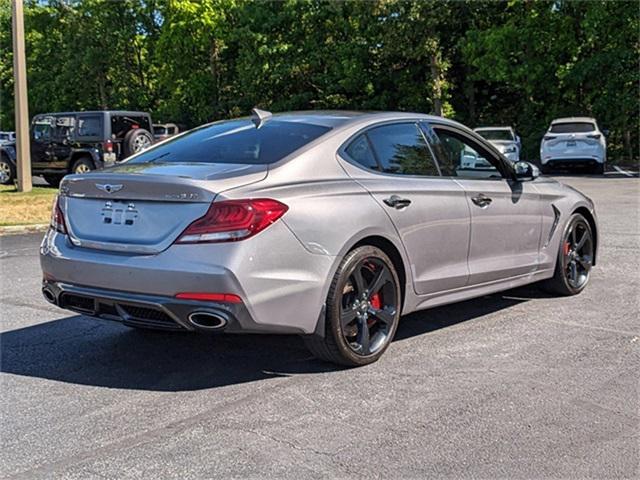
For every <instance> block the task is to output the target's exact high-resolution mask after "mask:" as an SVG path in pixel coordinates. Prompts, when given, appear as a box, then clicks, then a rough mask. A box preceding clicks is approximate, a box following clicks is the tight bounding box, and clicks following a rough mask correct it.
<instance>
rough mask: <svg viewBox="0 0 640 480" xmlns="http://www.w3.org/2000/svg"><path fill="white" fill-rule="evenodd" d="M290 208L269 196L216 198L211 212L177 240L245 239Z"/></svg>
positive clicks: (186, 241)
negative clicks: (219, 199)
mask: <svg viewBox="0 0 640 480" xmlns="http://www.w3.org/2000/svg"><path fill="white" fill-rule="evenodd" d="M288 209H289V207H287V206H286V205H285V204H283V203H280V202H278V201H277V200H272V199H269V198H257V199H251V200H227V201H224V202H214V203H212V204H211V206H210V207H209V210H208V211H207V213H206V214H205V215H204V216H203V217H201V218H199V219H198V220H196V221H195V222H193V223H192V224H191V225H189V226H188V227H187V229H186V230H185V231H184V232H182V235H180V237H178V240H176V243H213V242H234V241H238V240H244V239H245V238H249V237H252V236H254V235H256V234H257V233H259V232H261V231H262V230H264V229H265V228H267V227H268V226H269V225H271V224H272V223H274V222H275V221H276V220H278V219H279V218H280V217H281V216H282V215H284V214H285V213H286V211H287V210H288Z"/></svg>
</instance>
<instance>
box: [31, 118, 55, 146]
mask: <svg viewBox="0 0 640 480" xmlns="http://www.w3.org/2000/svg"><path fill="white" fill-rule="evenodd" d="M53 125H55V118H54V117H45V116H40V117H36V118H35V119H34V121H33V126H32V129H31V130H32V132H31V135H32V136H33V139H34V140H35V141H36V142H47V141H50V140H51V131H52V129H53Z"/></svg>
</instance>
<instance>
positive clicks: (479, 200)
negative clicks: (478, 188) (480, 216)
mask: <svg viewBox="0 0 640 480" xmlns="http://www.w3.org/2000/svg"><path fill="white" fill-rule="evenodd" d="M471 201H472V202H473V203H475V204H476V205H478V206H479V207H480V208H485V207H488V206H489V205H490V204H491V202H492V201H493V200H492V199H491V198H489V197H487V196H486V195H485V194H483V193H481V194H479V195H476V196H475V197H471Z"/></svg>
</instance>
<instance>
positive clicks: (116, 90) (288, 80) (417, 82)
mask: <svg viewBox="0 0 640 480" xmlns="http://www.w3.org/2000/svg"><path fill="white" fill-rule="evenodd" d="M25 30H26V41H27V57H28V58H27V66H28V82H29V93H30V97H29V108H30V114H31V115H34V114H36V113H42V112H49V111H65V110H81V109H84V110H89V109H103V108H105V109H106V108H118V109H140V110H149V111H151V113H152V116H153V118H154V120H156V121H163V122H168V121H173V122H176V123H179V124H181V125H183V126H184V127H193V126H196V125H198V124H201V123H204V122H209V121H212V120H217V119H219V118H225V117H229V116H237V115H244V114H247V113H248V111H249V110H250V109H251V108H252V107H254V106H260V107H261V108H266V109H270V110H273V111H282V110H291V109H296V110H299V109H318V108H325V109H326V108H329V109H333V108H336V109H370V110H410V111H419V112H431V113H436V114H442V115H445V116H447V117H451V118H454V119H456V120H459V121H461V122H463V123H465V124H467V125H469V126H472V127H475V126H481V125H513V126H515V127H516V128H517V130H518V132H519V133H520V134H521V136H522V138H523V143H524V155H525V157H526V158H529V159H536V158H537V157H538V147H539V142H540V138H541V137H542V135H543V134H544V132H545V130H546V128H547V126H548V124H549V121H550V120H551V119H553V118H555V117H559V116H570V115H589V116H595V117H596V118H597V119H598V121H599V123H600V125H601V126H602V127H603V128H607V129H609V130H610V131H611V136H610V138H609V158H610V159H611V160H614V161H625V162H635V161H637V159H638V156H639V155H638V150H639V148H640V147H639V143H638V142H639V123H638V122H639V109H640V105H639V104H640V102H639V91H638V88H639V80H640V78H639V72H640V68H639V67H640V65H639V53H640V52H639V47H640V42H639V32H640V7H639V4H638V2H636V1H629V2H626V1H566V0H555V1H509V2H494V1H492V2H482V1H456V2H444V1H429V0H421V1H416V2H407V1H395V0H368V1H340V2H338V1H317V0H295V1H294V0H286V1H280V2H265V1H260V2H249V1H244V0H121V1H105V0H82V1H77V0H76V1H74V0H66V1H63V0H50V1H43V0H39V1H36V0H32V1H26V3H25ZM12 64H13V61H12V53H11V2H10V0H0V128H1V129H3V130H9V129H12V128H13V72H12Z"/></svg>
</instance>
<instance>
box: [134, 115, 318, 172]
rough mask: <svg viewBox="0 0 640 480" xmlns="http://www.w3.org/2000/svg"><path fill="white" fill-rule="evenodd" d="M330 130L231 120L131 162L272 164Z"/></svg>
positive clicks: (174, 141)
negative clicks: (259, 124)
mask: <svg viewBox="0 0 640 480" xmlns="http://www.w3.org/2000/svg"><path fill="white" fill-rule="evenodd" d="M329 130H331V129H330V128H328V127H321V126H319V125H310V124H307V123H297V122H285V121H279V120H275V119H274V120H270V121H267V122H266V123H264V124H263V125H262V126H261V127H260V128H256V126H255V125H254V124H253V122H251V120H232V121H228V122H222V123H215V124H213V125H205V126H203V127H200V128H196V129H195V130H192V131H190V132H188V133H186V134H183V135H181V136H178V137H176V138H174V139H173V140H169V141H167V142H166V143H163V144H161V145H159V146H157V147H154V148H150V149H149V150H145V151H144V153H142V154H140V155H136V156H135V157H133V158H132V159H131V160H130V161H129V163H146V162H156V161H157V162H159V163H173V162H181V163H241V164H269V163H275V162H277V161H278V160H281V159H283V158H284V157H286V156H287V155H289V154H290V153H293V152H295V151H296V150H298V149H299V148H301V147H303V146H304V145H306V144H308V143H310V142H312V141H313V140H315V139H316V138H318V137H320V136H321V135H323V134H325V133H327V132H328V131H329Z"/></svg>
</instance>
